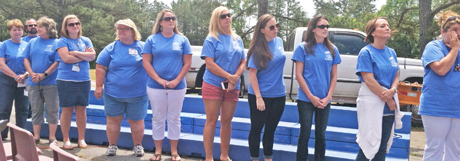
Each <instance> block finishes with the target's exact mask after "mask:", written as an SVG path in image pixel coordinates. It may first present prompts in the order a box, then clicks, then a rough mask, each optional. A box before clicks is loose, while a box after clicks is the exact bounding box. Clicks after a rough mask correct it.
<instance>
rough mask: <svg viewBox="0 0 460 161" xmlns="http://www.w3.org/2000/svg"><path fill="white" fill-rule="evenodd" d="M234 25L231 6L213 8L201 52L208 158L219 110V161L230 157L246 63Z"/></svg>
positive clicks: (207, 160)
mask: <svg viewBox="0 0 460 161" xmlns="http://www.w3.org/2000/svg"><path fill="white" fill-rule="evenodd" d="M231 27H232V18H231V14H230V11H229V10H228V8H227V7H223V6H220V7H217V8H216V9H214V11H213V12H212V15H211V20H210V22H209V34H208V36H207V37H206V39H205V41H204V44H203V50H202V51H201V59H204V60H205V63H206V71H205V72H204V76H203V86H202V88H201V90H202V96H203V102H204V108H205V111H206V123H205V125H204V130H203V144H204V150H205V152H206V161H211V160H213V155H212V146H213V143H214V134H215V130H216V123H217V119H218V118H219V112H220V124H221V128H220V141H221V146H220V148H221V155H220V160H225V161H227V160H230V158H229V156H228V149H229V147H230V137H231V134H232V119H233V114H234V113H235V109H236V104H237V102H238V93H239V88H240V76H241V74H243V71H244V66H245V55H244V46H243V41H242V40H241V37H239V36H238V35H236V33H235V32H234V31H233V30H232V28H231ZM225 84H228V86H226V85H225Z"/></svg>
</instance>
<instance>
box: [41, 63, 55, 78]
mask: <svg viewBox="0 0 460 161" xmlns="http://www.w3.org/2000/svg"><path fill="white" fill-rule="evenodd" d="M58 66H59V62H54V63H53V64H51V65H50V67H48V69H46V70H45V73H47V74H49V75H50V74H53V73H54V72H55V71H56V69H57V68H58ZM38 76H39V79H40V80H43V79H45V74H44V73H40V74H39V75H38Z"/></svg>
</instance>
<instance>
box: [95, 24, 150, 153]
mask: <svg viewBox="0 0 460 161" xmlns="http://www.w3.org/2000/svg"><path fill="white" fill-rule="evenodd" d="M114 26H115V28H116V30H117V32H116V35H117V37H116V38H115V40H116V41H115V42H113V43H110V44H109V45H107V46H106V47H105V48H104V50H102V51H101V53H100V54H99V56H98V58H97V61H96V62H97V64H96V89H95V90H94V96H95V97H96V98H97V99H100V98H101V97H102V95H104V111H105V115H106V116H107V127H106V130H107V139H108V140H109V146H108V147H107V152H106V154H107V155H108V156H114V155H116V152H117V149H118V148H117V141H118V136H119V135H120V127H121V122H122V121H123V116H124V115H125V114H126V119H127V120H128V123H129V125H130V127H131V136H132V139H133V143H134V148H133V151H134V156H136V157H141V156H143V155H144V148H143V147H142V138H143V136H144V129H145V127H144V126H145V125H144V118H145V116H147V108H148V97H147V91H146V83H147V73H145V69H144V67H143V66H142V54H141V52H142V48H143V47H144V42H142V41H140V39H141V34H140V33H139V31H138V30H137V27H136V24H134V22H133V21H132V20H131V19H124V20H119V21H117V22H116V23H115V25H114ZM102 86H104V89H103V88H102Z"/></svg>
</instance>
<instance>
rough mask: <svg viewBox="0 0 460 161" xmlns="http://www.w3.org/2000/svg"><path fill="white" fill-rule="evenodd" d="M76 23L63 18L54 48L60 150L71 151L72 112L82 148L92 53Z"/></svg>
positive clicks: (91, 45)
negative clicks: (56, 54)
mask: <svg viewBox="0 0 460 161" xmlns="http://www.w3.org/2000/svg"><path fill="white" fill-rule="evenodd" d="M80 25H81V23H80V20H79V19H78V17H77V16H75V15H68V16H66V17H64V20H63V21H62V28H61V38H60V39H59V41H58V43H57V45H56V47H55V49H56V51H57V52H58V54H59V58H58V61H60V63H59V67H58V75H57V88H58V94H59V106H61V107H62V112H61V117H60V121H61V131H62V136H63V138H64V139H63V142H64V146H63V147H62V148H64V149H73V147H72V145H71V144H70V140H69V130H70V122H71V118H72V113H73V110H74V109H75V116H76V122H77V129H78V147H80V148H86V147H87V145H86V142H85V130H86V106H88V103H89V92H90V89H91V78H90V77H89V61H92V60H94V58H95V55H96V52H95V51H94V48H93V43H92V42H91V40H90V39H89V38H87V37H84V36H82V35H81V34H82V33H81V32H82V28H81V26H80Z"/></svg>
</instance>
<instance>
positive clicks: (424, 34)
mask: <svg viewBox="0 0 460 161" xmlns="http://www.w3.org/2000/svg"><path fill="white" fill-rule="evenodd" d="M431 3H432V2H431V0H419V7H420V13H419V17H420V18H419V19H420V39H419V43H418V45H419V49H420V55H419V58H421V57H422V54H423V50H425V46H426V44H428V43H429V42H430V41H431V40H432V36H433V35H432V33H430V32H429V29H430V26H431V25H432V24H433V17H431V18H430V15H431V12H432V11H431Z"/></svg>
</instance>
